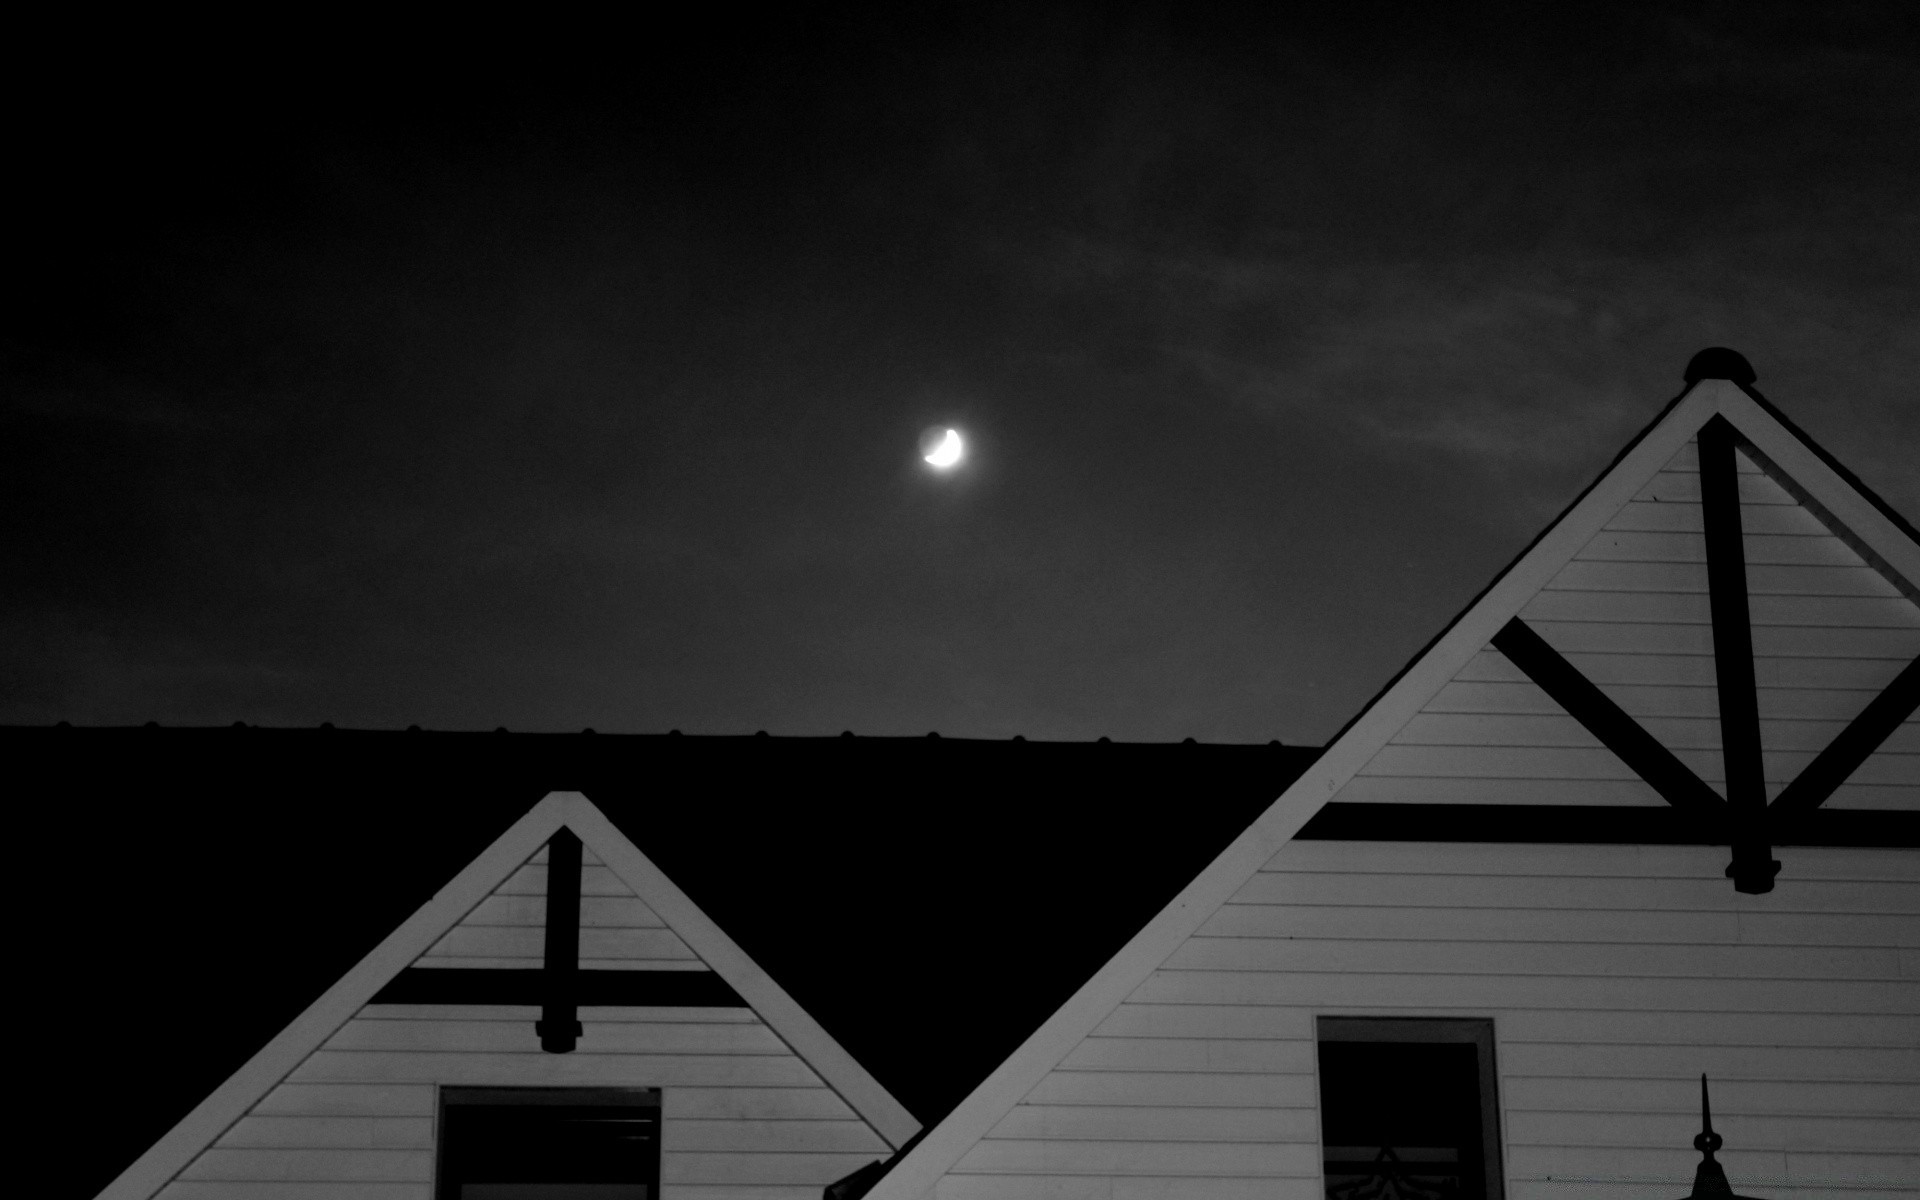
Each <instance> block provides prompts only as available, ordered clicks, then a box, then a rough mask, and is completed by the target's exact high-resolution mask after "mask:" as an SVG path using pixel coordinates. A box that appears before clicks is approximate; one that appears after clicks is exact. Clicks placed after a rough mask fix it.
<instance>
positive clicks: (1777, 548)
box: [1574, 529, 1861, 568]
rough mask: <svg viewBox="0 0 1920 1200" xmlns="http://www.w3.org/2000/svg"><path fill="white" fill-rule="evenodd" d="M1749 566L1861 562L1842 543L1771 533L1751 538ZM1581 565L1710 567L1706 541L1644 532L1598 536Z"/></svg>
mask: <svg viewBox="0 0 1920 1200" xmlns="http://www.w3.org/2000/svg"><path fill="white" fill-rule="evenodd" d="M1742 540H1743V541H1744V542H1745V544H1746V556H1747V562H1748V563H1749V564H1752V565H1755V566H1796V567H1797V566H1814V567H1833V568H1850V567H1857V566H1859V565H1861V560H1860V556H1859V555H1857V554H1855V553H1854V552H1853V551H1852V550H1851V549H1849V548H1848V546H1847V544H1846V543H1845V542H1842V541H1841V540H1840V539H1839V538H1818V537H1802V536H1795V535H1791V534H1789V535H1780V534H1769V533H1753V534H1748V535H1747V536H1746V537H1745V538H1743V539H1742ZM1574 561H1575V562H1596V561H1598V562H1660V563H1664V562H1674V563H1701V564H1704V563H1705V562H1706V561H1707V543H1706V538H1705V537H1703V536H1702V535H1700V534H1697V533H1665V532H1643V531H1636V530H1624V529H1610V530H1606V531H1603V532H1602V533H1600V534H1598V535H1596V536H1595V537H1594V539H1593V540H1592V541H1590V542H1588V543H1587V544H1586V545H1585V546H1582V547H1581V548H1580V550H1579V552H1578V553H1576V554H1575V555H1574Z"/></svg>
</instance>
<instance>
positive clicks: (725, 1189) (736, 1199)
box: [662, 1182, 821, 1200]
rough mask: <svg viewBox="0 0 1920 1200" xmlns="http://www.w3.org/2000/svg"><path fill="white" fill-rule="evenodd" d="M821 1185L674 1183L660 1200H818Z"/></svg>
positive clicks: (663, 1193)
mask: <svg viewBox="0 0 1920 1200" xmlns="http://www.w3.org/2000/svg"><path fill="white" fill-rule="evenodd" d="M820 1190H821V1189H820V1185H818V1184H812V1183H806V1184H784V1185H783V1184H766V1183H762V1184H754V1183H686V1182H681V1183H676V1184H674V1185H673V1188H672V1190H671V1191H663V1192H662V1200H820Z"/></svg>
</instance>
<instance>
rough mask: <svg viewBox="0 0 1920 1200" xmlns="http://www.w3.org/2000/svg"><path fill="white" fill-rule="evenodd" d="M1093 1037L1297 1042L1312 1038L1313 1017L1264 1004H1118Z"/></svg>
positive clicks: (1293, 1010)
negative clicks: (1251, 1039) (1254, 1039)
mask: <svg viewBox="0 0 1920 1200" xmlns="http://www.w3.org/2000/svg"><path fill="white" fill-rule="evenodd" d="M1094 1036H1096V1037H1109V1038H1113V1037H1140V1038H1271V1039H1275V1040H1279V1041H1299V1040H1302V1039H1307V1040H1311V1039H1312V1037H1313V1018H1312V1016H1311V1015H1310V1014H1308V1013H1305V1012H1301V1011H1299V1010H1298V1009H1290V1008H1274V1007H1270V1006H1266V1005H1243V1006H1238V1007H1233V1006H1221V1005H1211V1006H1208V1005H1197V1004H1122V1005H1120V1007H1118V1008H1116V1009H1114V1010H1113V1012H1112V1013H1111V1014H1109V1015H1108V1016H1107V1018H1106V1019H1105V1020H1103V1021H1101V1022H1100V1024H1099V1025H1098V1026H1097V1027H1096V1028H1095V1029H1094Z"/></svg>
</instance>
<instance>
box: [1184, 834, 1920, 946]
mask: <svg viewBox="0 0 1920 1200" xmlns="http://www.w3.org/2000/svg"><path fill="white" fill-rule="evenodd" d="M1787 853H1789V854H1791V853H1792V851H1791V850H1788V851H1787ZM1260 909H1261V906H1253V905H1241V904H1234V905H1231V906H1228V907H1225V908H1222V909H1221V910H1220V911H1219V912H1218V913H1216V914H1215V915H1214V916H1213V917H1212V918H1210V919H1209V921H1208V923H1207V927H1206V932H1207V933H1208V934H1210V935H1214V936H1222V937H1232V936H1245V937H1264V936H1271V935H1272V934H1273V931H1276V930H1279V931H1281V932H1280V934H1279V935H1280V936H1289V937H1296V938H1355V939H1363V940H1364V939H1388V940H1402V939H1416V938H1448V939H1473V940H1477V941H1541V940H1546V939H1557V940H1560V941H1566V942H1646V943H1652V944H1662V943H1688V944H1700V945H1706V944H1712V943H1723V942H1726V943H1731V942H1740V943H1746V944H1750V945H1760V946H1893V947H1912V946H1914V945H1917V944H1920V928H1916V925H1915V922H1914V920H1913V918H1912V917H1909V916H1904V915H1894V914H1847V913H1817V912H1816V913H1736V912H1700V913H1669V912H1662V911H1661V910H1658V909H1647V910H1643V911H1638V912H1636V911H1632V910H1625V909H1615V910H1578V909H1509V908H1494V907H1485V908H1418V907H1401V908H1395V907H1386V906H1381V907H1365V908H1356V907H1334V906H1327V907H1314V906H1286V907H1285V909H1284V916H1280V915H1275V914H1271V913H1266V912H1263V911H1261V910H1260Z"/></svg>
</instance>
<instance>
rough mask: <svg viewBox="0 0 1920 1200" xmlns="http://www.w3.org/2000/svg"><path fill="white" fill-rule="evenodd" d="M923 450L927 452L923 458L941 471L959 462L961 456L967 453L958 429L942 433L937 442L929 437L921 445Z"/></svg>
mask: <svg viewBox="0 0 1920 1200" xmlns="http://www.w3.org/2000/svg"><path fill="white" fill-rule="evenodd" d="M921 449H922V450H924V451H925V452H926V453H925V454H924V456H923V457H925V458H926V460H927V461H928V462H929V463H931V464H933V465H934V466H936V467H939V468H940V469H941V470H945V469H946V468H948V467H951V466H952V465H954V464H955V463H957V462H959V461H960V456H961V454H963V453H965V451H966V447H965V445H964V444H962V442H961V441H960V431H959V430H957V429H948V430H944V431H942V432H941V433H940V434H939V435H938V440H937V441H935V440H934V439H933V438H932V437H929V438H928V439H926V441H924V442H923V443H922V444H921Z"/></svg>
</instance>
